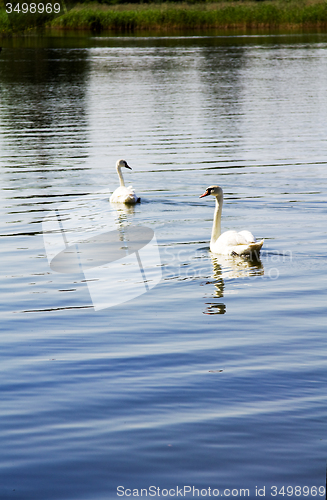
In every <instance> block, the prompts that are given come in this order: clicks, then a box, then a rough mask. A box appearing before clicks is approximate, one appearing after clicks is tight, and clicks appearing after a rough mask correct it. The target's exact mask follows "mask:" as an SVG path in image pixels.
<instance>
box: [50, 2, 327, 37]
mask: <svg viewBox="0 0 327 500" xmlns="http://www.w3.org/2000/svg"><path fill="white" fill-rule="evenodd" d="M121 7H122V6H110V7H107V8H105V7H104V6H103V5H101V6H96V5H91V6H90V5H84V6H77V7H75V8H74V9H72V10H71V11H69V12H68V13H67V14H65V15H63V16H61V17H59V18H57V19H55V20H53V21H52V23H51V24H52V26H55V27H60V28H65V29H90V30H94V31H102V30H114V31H120V32H126V31H131V32H133V31H136V30H158V29H164V30H168V29H176V28H177V29H199V28H244V27H245V28H272V27H280V26H306V25H314V26H320V27H322V26H327V2H316V3H314V2H307V3H301V2H287V1H286V0H285V1H274V0H270V1H262V2H247V3H243V2H242V3H240V2H228V3H227V2H224V3H211V4H209V3H199V4H186V3H185V4H180V3H178V4H173V3H163V4H146V5H144V4H141V5H135V4H133V5H129V6H126V5H125V6H123V7H124V8H121Z"/></svg>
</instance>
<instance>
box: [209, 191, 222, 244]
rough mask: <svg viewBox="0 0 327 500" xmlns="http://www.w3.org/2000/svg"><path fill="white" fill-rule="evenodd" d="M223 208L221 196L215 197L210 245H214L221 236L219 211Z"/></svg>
mask: <svg viewBox="0 0 327 500" xmlns="http://www.w3.org/2000/svg"><path fill="white" fill-rule="evenodd" d="M222 208H223V196H222V195H218V196H216V208H215V215H214V218H213V226H212V232H211V244H213V243H215V242H216V241H217V239H218V238H219V236H220V235H221V211H222Z"/></svg>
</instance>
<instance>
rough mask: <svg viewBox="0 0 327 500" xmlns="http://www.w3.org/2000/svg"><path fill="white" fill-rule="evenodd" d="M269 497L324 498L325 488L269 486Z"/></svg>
mask: <svg viewBox="0 0 327 500" xmlns="http://www.w3.org/2000/svg"><path fill="white" fill-rule="evenodd" d="M270 490H271V491H270V495H271V496H272V497H276V496H287V497H293V496H295V497H301V496H303V497H308V496H309V495H310V498H311V497H316V496H320V497H322V496H325V493H326V488H325V487H324V486H311V487H310V486H282V487H277V486H271V488H270Z"/></svg>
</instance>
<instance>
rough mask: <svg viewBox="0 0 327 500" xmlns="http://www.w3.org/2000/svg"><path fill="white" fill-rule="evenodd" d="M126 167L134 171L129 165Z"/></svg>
mask: <svg viewBox="0 0 327 500" xmlns="http://www.w3.org/2000/svg"><path fill="white" fill-rule="evenodd" d="M125 167H126V168H129V169H130V170H133V169H132V167H130V166H129V165H127V163H126V164H125Z"/></svg>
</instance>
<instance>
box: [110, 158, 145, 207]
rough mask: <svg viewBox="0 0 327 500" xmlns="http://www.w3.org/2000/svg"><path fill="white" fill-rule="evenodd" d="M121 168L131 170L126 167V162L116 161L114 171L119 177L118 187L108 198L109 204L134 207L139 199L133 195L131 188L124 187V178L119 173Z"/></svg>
mask: <svg viewBox="0 0 327 500" xmlns="http://www.w3.org/2000/svg"><path fill="white" fill-rule="evenodd" d="M122 167H125V168H129V169H130V170H132V168H131V167H130V166H129V165H127V162H126V161H125V160H118V161H117V163H116V170H117V174H118V177H119V182H120V186H119V187H118V188H117V189H116V190H115V191H114V192H113V193H112V195H111V196H110V202H111V203H127V204H128V205H135V203H138V202H140V201H141V198H139V197H138V196H137V195H136V194H135V190H134V189H133V187H132V186H128V187H126V186H125V182H124V177H123V174H122V171H121V169H122Z"/></svg>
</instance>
